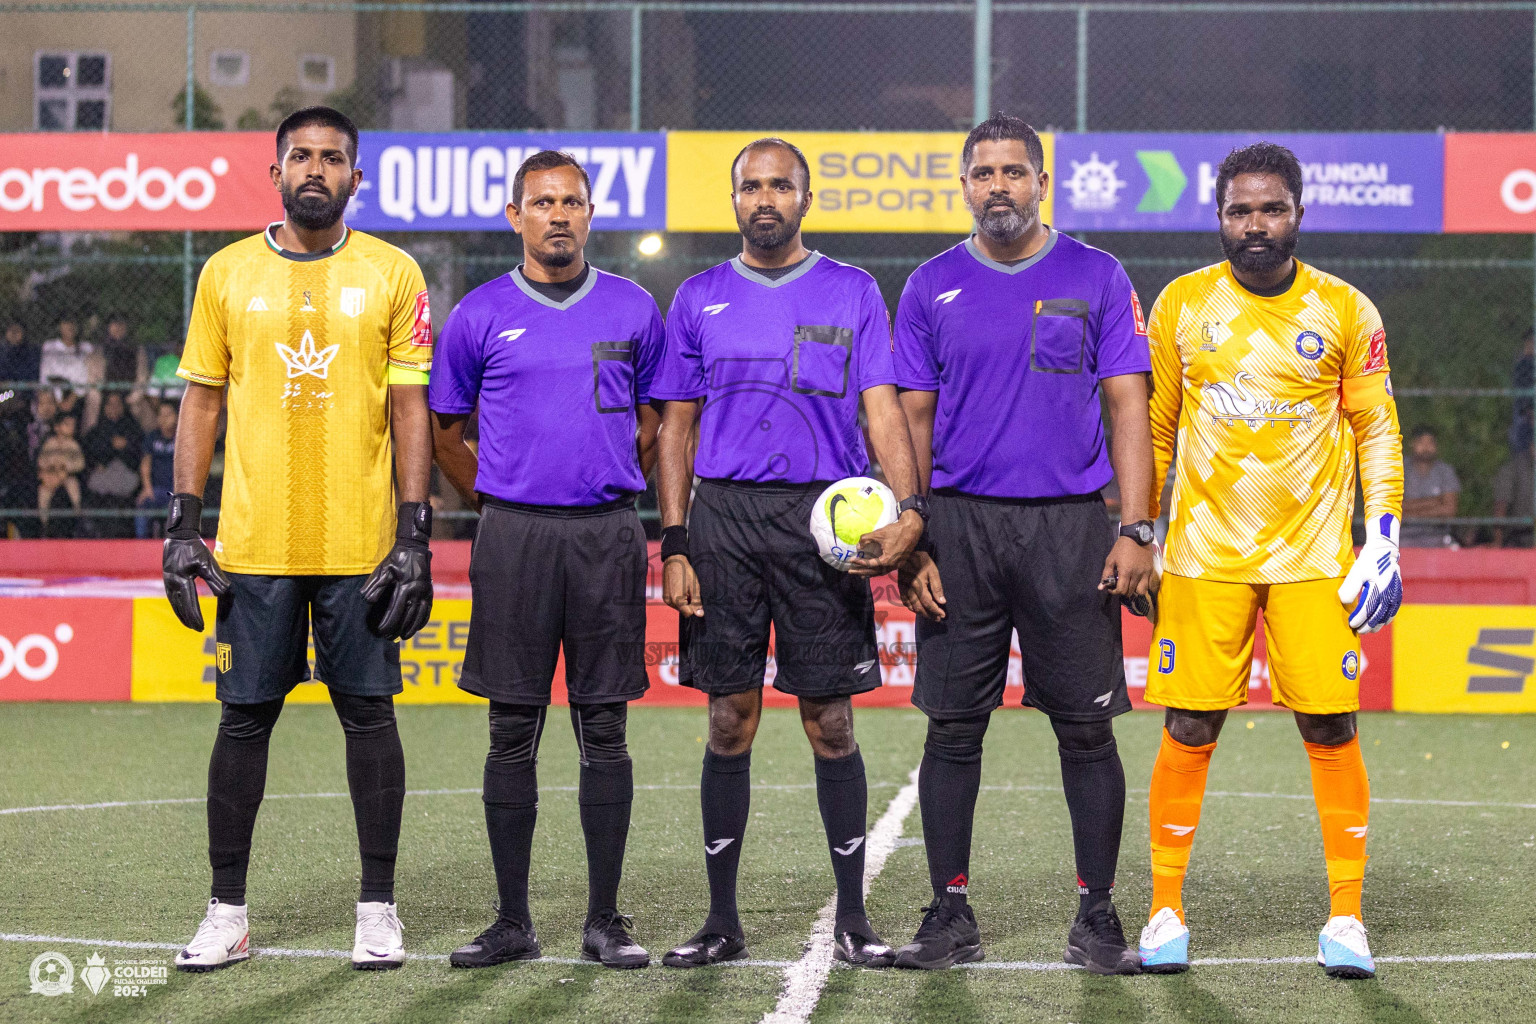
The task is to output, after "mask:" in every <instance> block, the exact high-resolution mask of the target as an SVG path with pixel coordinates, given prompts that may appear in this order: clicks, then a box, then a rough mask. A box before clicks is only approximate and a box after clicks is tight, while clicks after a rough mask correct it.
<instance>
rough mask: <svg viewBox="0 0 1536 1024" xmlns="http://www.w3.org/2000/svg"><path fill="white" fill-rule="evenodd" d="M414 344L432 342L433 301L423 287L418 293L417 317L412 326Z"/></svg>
mask: <svg viewBox="0 0 1536 1024" xmlns="http://www.w3.org/2000/svg"><path fill="white" fill-rule="evenodd" d="M411 344H412V345H431V344H432V303H431V301H430V300H429V299H428V298H427V290H426V289H425V288H423V289H422V290H421V291H419V292H417V293H416V319H415V321H414V322H413V326H412V327H411Z"/></svg>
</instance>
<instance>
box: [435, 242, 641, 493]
mask: <svg viewBox="0 0 1536 1024" xmlns="http://www.w3.org/2000/svg"><path fill="white" fill-rule="evenodd" d="M664 343H665V334H664V332H663V329H662V324H661V311H660V310H659V309H657V308H656V300H655V299H653V298H651V296H650V294H649V293H648V292H646V291H645V289H643V288H641V287H640V286H639V285H637V284H635V283H634V282H633V281H630V280H628V279H626V278H622V277H618V276H616V275H614V274H605V273H603V272H602V271H600V270H598V269H597V268H596V267H592V268H591V271H590V273H589V274H588V277H587V281H586V283H585V284H583V285H582V286H581V288H580V289H578V290H577V291H576V292H574V293H572V294H571V295H570V296H569V297H568V298H566V299H565V300H564V301H561V302H557V301H555V300H554V299H551V298H549V297H547V296H544V295H541V294H539V293H538V292H537V291H535V290H534V289H533V287H532V286H531V285H530V284H529V283H528V282H527V280H526V279H524V278H523V276H522V272H521V271H520V270H513V271H512V272H511V273H510V274H503V275H502V276H501V277H498V278H496V279H495V280H494V281H490V282H487V283H486V284H483V285H481V286H480V287H479V288H476V289H475V290H474V291H472V292H470V293H469V294H468V295H466V296H464V298H463V300H462V301H460V303H459V304H458V305H457V306H455V307H454V310H453V312H452V313H450V314H449V315H448V323H447V325H446V326H444V328H443V333H442V334H441V336H439V337H438V339H437V347H436V349H435V350H434V352H433V355H432V377H431V383H430V385H429V387H428V398H429V400H430V403H431V406H432V409H433V411H435V412H441V413H450V414H452V413H469V412H473V411H474V408H475V405H476V402H477V401H478V403H479V406H480V447H479V457H480V470H479V473H478V474H477V475H476V477H475V489H476V490H477V491H479V492H480V493H481V494H486V495H490V496H491V497H493V498H500V499H502V500H503V501H515V502H520V503H523V504H528V505H567V506H570V505H600V504H602V503H604V502H607V501H614V500H616V499H619V498H622V497H625V496H626V495H632V494H637V493H639V492H640V491H643V490H645V478H644V477H643V476H642V475H641V473H640V459H639V455H638V454H637V453H636V451H635V431H636V429H637V417H638V409H639V407H640V406H641V405H642V404H643V403H645V402H646V401H648V400H649V398H648V395H649V389H650V385H651V378H652V376H653V374H654V373H655V370H656V365H657V363H658V362H659V361H660V358H661V351H662V346H663V344H664Z"/></svg>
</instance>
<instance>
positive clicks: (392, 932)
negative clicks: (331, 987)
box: [352, 903, 405, 971]
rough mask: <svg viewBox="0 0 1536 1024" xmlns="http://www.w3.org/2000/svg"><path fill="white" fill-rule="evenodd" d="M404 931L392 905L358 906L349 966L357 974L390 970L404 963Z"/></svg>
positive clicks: (368, 904)
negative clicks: (359, 972) (355, 969)
mask: <svg viewBox="0 0 1536 1024" xmlns="http://www.w3.org/2000/svg"><path fill="white" fill-rule="evenodd" d="M404 931H405V929H404V928H402V927H401V926H400V918H399V917H398V916H397V915H396V914H395V905H394V904H393V903H359V904H358V905H357V933H356V937H355V938H354V939H353V940H352V966H353V967H355V968H357V969H358V970H360V971H390V970H394V969H395V968H396V967H399V966H400V965H401V964H402V963H403V962H404V961H405V939H404V937H403V934H402V933H403V932H404Z"/></svg>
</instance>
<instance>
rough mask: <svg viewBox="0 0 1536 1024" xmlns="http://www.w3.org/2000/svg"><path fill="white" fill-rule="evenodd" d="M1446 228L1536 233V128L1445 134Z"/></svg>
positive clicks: (1469, 230)
mask: <svg viewBox="0 0 1536 1024" xmlns="http://www.w3.org/2000/svg"><path fill="white" fill-rule="evenodd" d="M1445 230H1446V231H1448V232H1492V231H1500V232H1519V233H1521V234H1533V233H1536V134H1531V133H1522V134H1519V135H1516V134H1490V135H1457V134H1450V135H1447V136H1446V137H1445Z"/></svg>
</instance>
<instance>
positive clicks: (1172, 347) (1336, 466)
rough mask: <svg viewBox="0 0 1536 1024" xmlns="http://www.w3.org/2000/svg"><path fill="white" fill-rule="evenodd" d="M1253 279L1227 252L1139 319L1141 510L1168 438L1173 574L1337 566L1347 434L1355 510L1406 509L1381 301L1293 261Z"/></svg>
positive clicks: (1165, 465)
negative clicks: (1226, 258)
mask: <svg viewBox="0 0 1536 1024" xmlns="http://www.w3.org/2000/svg"><path fill="white" fill-rule="evenodd" d="M1296 266H1297V272H1296V279H1295V282H1294V283H1293V284H1292V285H1291V287H1290V288H1289V289H1287V290H1286V291H1285V293H1284V294H1282V295H1278V296H1275V297H1273V298H1266V297H1263V296H1259V295H1255V294H1253V293H1252V292H1250V291H1248V290H1247V289H1246V288H1244V287H1243V286H1242V285H1241V284H1239V283H1238V282H1237V279H1236V278H1234V277H1233V276H1232V271H1231V267H1230V266H1229V265H1228V264H1227V263H1225V262H1223V263H1219V264H1216V265H1214V266H1210V267H1206V268H1205V269H1203V270H1197V271H1195V272H1194V273H1192V274H1185V275H1184V276H1183V277H1180V278H1178V279H1177V280H1175V281H1174V282H1173V283H1172V284H1170V285H1169V286H1168V287H1167V288H1166V289H1165V290H1164V291H1163V294H1162V295H1161V296H1159V297H1158V300H1157V303H1156V305H1154V306H1153V307H1152V316H1151V320H1150V323H1149V325H1148V334H1149V339H1150V342H1151V349H1152V388H1153V390H1152V447H1153V461H1154V467H1155V471H1154V473H1153V485H1152V509H1153V515H1156V514H1157V511H1158V496H1159V495H1160V494H1161V493H1162V489H1163V481H1164V479H1165V478H1166V477H1167V474H1168V469H1169V464H1170V462H1171V461H1172V459H1173V458H1174V452H1175V449H1177V453H1178V454H1177V458H1178V463H1177V466H1176V467H1175V483H1174V492H1173V508H1172V511H1171V525H1170V527H1169V531H1168V545H1167V551H1166V552H1165V554H1164V563H1165V566H1166V568H1167V571H1169V572H1171V573H1174V574H1176V575H1179V576H1189V577H1194V578H1199V579H1209V580H1220V581H1224V582H1231V583H1292V582H1297V581H1301V580H1315V579H1332V578H1335V577H1339V576H1343V575H1344V574H1345V572H1346V571H1347V570H1348V567H1349V566H1350V564H1351V563H1352V562H1353V560H1354V549H1353V547H1352V545H1351V542H1350V522H1351V519H1352V517H1353V513H1354V503H1355V466H1356V461H1357V459H1356V449H1357V446H1358V449H1359V458H1358V461H1359V465H1360V473H1361V481H1362V484H1363V489H1364V492H1365V505H1366V514H1367V515H1368V516H1371V515H1378V514H1381V513H1383V512H1391V513H1392V514H1394V515H1398V516H1401V514H1402V498H1403V462H1402V438H1401V436H1400V434H1399V428H1398V422H1397V408H1396V404H1395V403H1394V402H1393V400H1392V385H1391V381H1390V378H1389V377H1388V365H1387V344H1386V332H1385V330H1384V329H1383V328H1382V324H1381V316H1380V315H1379V314H1378V313H1377V312H1376V307H1375V306H1374V305H1372V304H1371V301H1370V300H1369V299H1367V298H1366V297H1365V296H1364V295H1363V294H1361V293H1360V292H1359V291H1358V290H1356V289H1355V288H1353V287H1352V286H1350V285H1349V284H1346V283H1345V282H1344V281H1341V280H1339V279H1338V278H1336V277H1334V276H1332V275H1331V274H1325V273H1323V272H1321V271H1319V270H1317V269H1315V268H1313V267H1309V266H1307V265H1305V264H1303V263H1301V262H1300V261H1299V260H1298V261H1297V264H1296Z"/></svg>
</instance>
